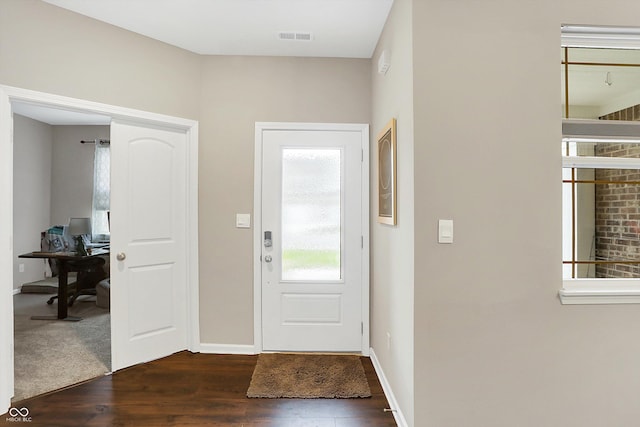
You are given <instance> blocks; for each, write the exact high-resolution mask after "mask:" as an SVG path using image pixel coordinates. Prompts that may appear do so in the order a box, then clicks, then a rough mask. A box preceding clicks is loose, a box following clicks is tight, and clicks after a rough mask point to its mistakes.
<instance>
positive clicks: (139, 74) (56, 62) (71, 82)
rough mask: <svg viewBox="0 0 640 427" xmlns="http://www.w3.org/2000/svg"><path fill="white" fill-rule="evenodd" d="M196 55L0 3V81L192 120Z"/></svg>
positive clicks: (33, 4) (24, 5) (34, 3)
mask: <svg viewBox="0 0 640 427" xmlns="http://www.w3.org/2000/svg"><path fill="white" fill-rule="evenodd" d="M200 61H201V59H200V56H198V55H196V54H192V53H189V52H187V51H184V50H182V49H178V48H176V47H172V46H169V45H166V44H164V43H160V42H158V41H155V40H151V39H149V38H146V37H143V36H140V35H138V34H135V33H132V32H129V31H124V30H121V29H119V28H117V27H114V26H111V25H108V24H105V23H102V22H99V21H96V20H93V19H90V18H87V17H84V16H82V15H78V14H75V13H72V12H70V11H67V10H65V9H62V8H59V7H55V6H52V5H50V4H48V3H44V2H42V1H39V0H0V64H2V65H1V66H0V83H1V84H4V85H9V86H16V87H22V88H27V89H33V90H38V91H42V92H47V93H54V94H60V95H65V96H71V97H74V98H80V99H88V100H91V101H98V102H104V103H107V104H112V105H118V106H124V107H129V108H136V109H140V110H145V111H150V112H154V113H164V114H170V115H173V116H178V117H185V118H190V119H196V120H197V119H198V103H197V101H194V100H197V99H199V96H200Z"/></svg>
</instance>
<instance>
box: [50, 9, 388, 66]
mask: <svg viewBox="0 0 640 427" xmlns="http://www.w3.org/2000/svg"><path fill="white" fill-rule="evenodd" d="M44 1H46V2H47V3H50V4H53V5H55V6H59V7H62V8H65V9H69V10H72V11H74V12H77V13H80V14H82V15H86V16H89V17H92V18H95V19H97V20H100V21H104V22H107V23H109V24H113V25H115V26H118V27H121V28H124V29H127V30H130V31H133V32H136V33H139V34H143V35H145V36H148V37H151V38H154V39H156V40H160V41H163V42H165V43H168V44H171V45H174V46H178V47H181V48H183V49H187V50H190V51H192V52H195V53H199V54H205V55H264V56H312V57H339V58H371V56H372V55H373V51H374V49H375V47H376V43H377V42H378V39H379V38H380V33H381V32H382V28H383V27H384V24H385V21H386V19H387V15H388V14H389V10H390V9H391V6H392V4H393V0H91V1H88V0H44ZM280 32H294V33H295V32H297V33H310V34H311V40H310V41H300V40H280V39H279V38H278V34H279V33H280Z"/></svg>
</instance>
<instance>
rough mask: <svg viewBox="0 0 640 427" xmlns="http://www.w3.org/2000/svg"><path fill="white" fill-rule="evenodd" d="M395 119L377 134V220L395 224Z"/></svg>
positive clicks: (382, 222)
mask: <svg viewBox="0 0 640 427" xmlns="http://www.w3.org/2000/svg"><path fill="white" fill-rule="evenodd" d="M396 144H397V143H396V119H395V118H392V119H391V120H389V122H388V123H387V125H386V126H385V127H384V129H382V130H381V131H380V133H379V134H378V222H379V223H381V224H389V225H396V224H397V219H396V212H397V205H396V176H397V173H396Z"/></svg>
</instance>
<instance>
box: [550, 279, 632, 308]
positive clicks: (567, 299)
mask: <svg viewBox="0 0 640 427" xmlns="http://www.w3.org/2000/svg"><path fill="white" fill-rule="evenodd" d="M558 295H559V296H560V301H561V302H562V304H640V280H638V279H570V280H564V282H563V287H562V289H560V292H559V293H558Z"/></svg>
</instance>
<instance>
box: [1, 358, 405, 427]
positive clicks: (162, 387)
mask: <svg viewBox="0 0 640 427" xmlns="http://www.w3.org/2000/svg"><path fill="white" fill-rule="evenodd" d="M256 361H257V356H245V355H212V354H193V353H189V352H180V353H177V354H174V355H172V356H169V357H166V358H164V359H160V360H156V361H153V362H150V363H146V364H142V365H138V366H134V367H131V368H128V369H125V370H122V371H119V372H116V373H115V374H113V375H111V376H106V377H102V378H98V379H95V380H92V381H89V382H86V383H83V384H80V385H77V386H74V387H71V388H68V389H65V390H62V391H58V392H54V393H50V394H46V395H42V396H38V397H34V398H31V399H26V400H23V401H21V402H16V403H15V404H14V407H16V408H27V409H28V410H29V415H28V416H29V417H30V419H31V422H29V423H28V424H27V425H31V426H48V427H49V426H234V427H258V426H260V427H356V426H363V427H364V426H366V427H387V426H396V423H395V421H394V418H393V415H392V414H391V413H390V412H384V408H388V407H389V405H388V403H387V400H386V398H385V396H384V394H383V391H382V387H381V386H380V383H379V381H378V379H377V377H376V374H375V371H374V369H373V366H372V364H371V361H370V360H369V359H368V358H362V364H363V366H364V369H365V373H366V374H367V379H368V381H369V386H370V388H371V393H372V395H373V396H372V397H371V398H366V399H248V398H247V397H246V391H247V388H248V387H249V383H250V381H251V374H252V373H253V368H254V366H255V364H256ZM69 369H73V366H69ZM14 412H15V411H14ZM8 418H10V414H4V415H2V418H0V425H13V426H16V425H25V424H24V423H23V422H16V421H15V420H14V421H10V420H9V419H8Z"/></svg>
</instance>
